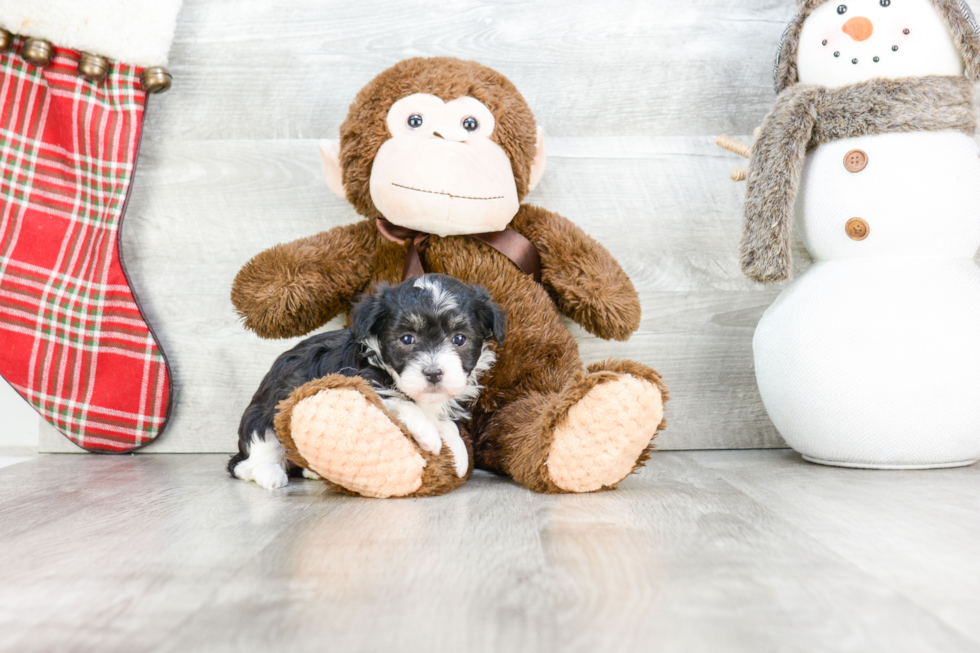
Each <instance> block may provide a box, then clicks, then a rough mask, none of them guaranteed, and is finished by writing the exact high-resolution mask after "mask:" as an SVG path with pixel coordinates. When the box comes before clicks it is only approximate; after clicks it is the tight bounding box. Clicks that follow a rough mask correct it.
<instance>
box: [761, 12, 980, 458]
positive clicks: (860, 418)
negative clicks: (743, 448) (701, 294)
mask: <svg viewBox="0 0 980 653" xmlns="http://www.w3.org/2000/svg"><path fill="white" fill-rule="evenodd" d="M798 4H799V14H798V16H797V17H796V18H795V20H794V21H793V22H792V23H791V24H790V26H789V28H788V29H787V31H786V34H785V35H784V37H783V41H782V43H781V44H780V49H779V55H778V58H777V61H776V68H775V77H776V90H777V92H778V93H779V96H778V98H777V101H776V104H775V105H774V107H773V110H772V112H771V113H770V114H769V115H768V116H767V117H766V119H765V121H764V123H763V125H762V127H761V129H760V130H759V131H758V134H757V138H756V141H755V145H754V146H753V148H752V152H751V164H750V167H749V169H748V187H747V195H746V204H745V225H744V235H743V241H742V268H743V270H744V271H745V273H746V274H747V275H749V276H750V277H752V278H753V279H755V280H757V281H760V282H763V283H769V282H774V281H779V280H782V279H786V278H788V277H789V275H790V272H791V269H792V265H791V260H790V245H791V240H792V238H791V229H792V227H791V224H792V223H794V222H795V225H796V227H797V228H798V229H799V232H800V234H801V236H802V239H803V242H804V244H805V246H806V248H807V250H808V251H809V252H810V253H811V254H812V256H813V258H814V263H813V265H811V266H810V267H809V268H808V269H807V270H806V271H805V272H804V273H803V274H802V275H801V276H800V277H799V278H798V279H796V280H794V281H793V282H792V283H791V284H790V285H788V286H787V287H786V288H785V289H784V290H783V292H782V294H780V295H779V297H778V298H777V299H776V301H775V302H774V303H773V304H772V306H771V307H770V308H769V309H768V310H767V311H766V313H765V315H764V316H763V317H762V320H761V321H760V322H759V325H758V327H757V329H756V332H755V337H754V339H753V349H754V355H755V368H756V377H757V381H758V384H759V390H760V393H761V396H762V400H763V402H764V404H765V406H766V410H767V411H768V412H769V415H770V417H771V418H772V421H773V423H774V424H775V426H776V428H777V429H778V430H779V432H780V433H781V434H782V436H783V437H784V438H785V439H786V441H787V443H789V445H790V446H792V447H793V448H794V449H796V450H797V451H799V452H800V453H802V454H803V456H804V458H806V459H807V460H810V461H812V462H817V463H824V464H830V465H841V466H849V467H873V468H931V467H954V466H960V465H969V464H971V463H973V462H975V461H976V460H977V459H978V458H980V268H978V266H977V264H976V263H975V262H974V255H975V254H976V252H977V249H978V247H980V147H978V145H977V143H976V141H975V140H974V139H973V135H974V132H975V130H976V126H977V124H976V121H977V116H976V109H975V106H974V97H975V96H974V87H973V84H972V82H975V81H977V79H978V78H980V30H978V29H977V24H976V21H975V20H974V17H973V14H972V13H971V12H970V10H969V8H968V7H967V6H966V5H965V4H963V3H962V2H957V1H956V0H833V1H832V2H828V1H826V0H799V3H798ZM794 216H795V218H794Z"/></svg>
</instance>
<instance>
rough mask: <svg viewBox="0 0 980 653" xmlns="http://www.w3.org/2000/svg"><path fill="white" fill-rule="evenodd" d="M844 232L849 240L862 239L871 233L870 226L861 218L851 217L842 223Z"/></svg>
mask: <svg viewBox="0 0 980 653" xmlns="http://www.w3.org/2000/svg"><path fill="white" fill-rule="evenodd" d="M844 233H846V234H847V237H848V238H850V239H851V240H864V239H865V238H867V237H868V234H870V233H871V227H869V226H868V223H867V222H865V221H864V220H862V219H861V218H851V219H850V220H848V221H847V224H845V225H844Z"/></svg>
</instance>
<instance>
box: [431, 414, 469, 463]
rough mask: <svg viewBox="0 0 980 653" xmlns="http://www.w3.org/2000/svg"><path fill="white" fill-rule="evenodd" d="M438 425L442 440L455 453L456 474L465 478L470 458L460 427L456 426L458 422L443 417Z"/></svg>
mask: <svg viewBox="0 0 980 653" xmlns="http://www.w3.org/2000/svg"><path fill="white" fill-rule="evenodd" d="M436 425H437V426H438V427H439V435H440V436H441V437H442V441H443V442H445V443H446V446H447V447H449V451H451V452H452V454H453V464H454V465H455V466H456V474H457V475H459V477H460V478H463V477H464V476H466V470H467V469H469V466H470V459H469V455H468V454H467V453H466V443H465V442H463V438H462V437H460V435H459V427H458V426H456V422H453V421H450V420H448V419H441V420H439V421H438V422H436Z"/></svg>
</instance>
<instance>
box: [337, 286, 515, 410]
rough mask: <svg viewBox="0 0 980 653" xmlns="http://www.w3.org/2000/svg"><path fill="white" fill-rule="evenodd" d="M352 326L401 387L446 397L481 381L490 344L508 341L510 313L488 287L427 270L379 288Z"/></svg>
mask: <svg viewBox="0 0 980 653" xmlns="http://www.w3.org/2000/svg"><path fill="white" fill-rule="evenodd" d="M351 329H352V331H353V332H354V337H355V338H357V339H358V340H360V341H361V342H363V343H364V345H365V347H366V348H367V349H368V351H369V352H370V353H373V354H374V355H375V356H376V357H377V358H379V359H380V361H379V362H380V364H381V366H382V367H384V368H385V369H386V370H387V371H388V373H389V374H391V376H392V378H393V379H394V380H395V384H396V385H397V387H398V389H399V390H400V391H401V392H403V393H404V394H405V395H407V396H408V397H410V398H411V399H412V400H413V401H415V402H417V403H440V402H444V401H448V400H450V399H453V398H455V397H457V396H459V395H460V394H461V393H463V392H464V391H467V390H468V389H469V388H471V387H472V386H474V385H476V383H477V380H478V377H479V375H480V373H482V372H483V371H486V369H488V368H489V366H490V365H491V364H492V362H493V359H494V356H493V353H492V352H491V351H489V350H488V349H487V348H486V344H487V343H488V341H489V340H490V339H494V340H496V341H497V342H501V341H503V337H504V333H503V330H504V315H503V312H502V311H501V310H500V308H499V307H497V306H496V305H495V304H494V303H493V302H491V301H490V296H489V294H488V293H487V292H486V291H485V290H483V289H482V288H474V287H472V286H468V285H466V284H464V283H462V282H460V281H458V280H457V279H454V278H452V277H448V276H445V275H439V274H426V275H423V276H421V277H416V278H415V279H410V280H409V281H406V282H404V283H402V284H399V285H398V286H395V287H389V288H385V287H382V288H380V289H378V291H377V292H376V293H375V295H374V296H372V297H368V298H366V299H365V300H363V301H362V302H361V303H359V304H358V305H357V307H356V309H355V312H354V316H353V320H352V325H351ZM370 353H369V355H370Z"/></svg>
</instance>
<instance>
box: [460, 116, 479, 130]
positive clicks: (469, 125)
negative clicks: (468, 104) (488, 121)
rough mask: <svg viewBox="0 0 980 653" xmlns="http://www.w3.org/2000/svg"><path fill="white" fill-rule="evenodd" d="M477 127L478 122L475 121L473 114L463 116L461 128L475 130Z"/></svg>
mask: <svg viewBox="0 0 980 653" xmlns="http://www.w3.org/2000/svg"><path fill="white" fill-rule="evenodd" d="M479 128H480V123H478V122H477V121H476V118H474V117H473V116H466V117H465V118H463V129H465V130H466V131H468V132H475V131H476V130H477V129H479Z"/></svg>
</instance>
